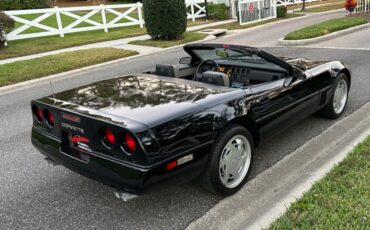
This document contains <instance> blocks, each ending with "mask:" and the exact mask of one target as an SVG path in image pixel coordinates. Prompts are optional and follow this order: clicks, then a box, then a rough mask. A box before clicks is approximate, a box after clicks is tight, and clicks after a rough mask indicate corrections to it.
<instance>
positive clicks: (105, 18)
mask: <svg viewBox="0 0 370 230" xmlns="http://www.w3.org/2000/svg"><path fill="white" fill-rule="evenodd" d="M100 8H101V18H102V21H103V26H104V32H106V33H108V25H107V17H106V15H105V8H104V4H100Z"/></svg>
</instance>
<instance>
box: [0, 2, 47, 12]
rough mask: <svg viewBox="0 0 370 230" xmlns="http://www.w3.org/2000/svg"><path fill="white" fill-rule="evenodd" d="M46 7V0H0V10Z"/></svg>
mask: <svg viewBox="0 0 370 230" xmlns="http://www.w3.org/2000/svg"><path fill="white" fill-rule="evenodd" d="M46 7H48V0H0V10H23V9H38V8H46Z"/></svg>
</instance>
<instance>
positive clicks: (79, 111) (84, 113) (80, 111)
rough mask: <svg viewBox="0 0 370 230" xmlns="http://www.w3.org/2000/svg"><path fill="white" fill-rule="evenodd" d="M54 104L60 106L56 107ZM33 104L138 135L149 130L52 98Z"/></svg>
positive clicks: (138, 124)
mask: <svg viewBox="0 0 370 230" xmlns="http://www.w3.org/2000/svg"><path fill="white" fill-rule="evenodd" d="M56 103H61V104H58V105H56ZM33 104H42V105H45V106H49V107H52V108H55V109H60V110H63V111H65V112H69V113H72V114H75V115H77V116H81V117H88V118H93V119H97V120H100V121H104V122H106V123H109V124H111V125H115V126H120V127H122V128H125V129H128V130H129V131H131V132H133V133H139V132H144V131H149V130H150V128H149V127H148V126H147V125H146V124H143V123H141V122H138V121H135V120H132V119H129V118H126V117H122V116H118V115H114V114H110V113H107V112H104V111H101V110H96V109H92V108H88V107H85V106H81V105H77V104H74V103H70V102H67V101H63V100H59V99H55V98H53V97H44V98H41V99H37V100H32V101H31V105H33ZM71 108H73V109H71Z"/></svg>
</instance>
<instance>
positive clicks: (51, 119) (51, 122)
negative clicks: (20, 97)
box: [44, 110, 55, 127]
mask: <svg viewBox="0 0 370 230" xmlns="http://www.w3.org/2000/svg"><path fill="white" fill-rule="evenodd" d="M44 115H45V117H46V121H47V122H48V125H49V126H51V127H53V126H54V121H55V119H54V115H53V114H52V113H50V112H49V111H48V110H45V111H44Z"/></svg>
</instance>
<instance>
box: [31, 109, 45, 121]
mask: <svg viewBox="0 0 370 230" xmlns="http://www.w3.org/2000/svg"><path fill="white" fill-rule="evenodd" d="M32 112H33V115H34V116H35V118H36V120H37V121H39V122H41V121H42V117H43V115H42V110H41V109H39V108H38V107H37V106H36V105H34V106H32Z"/></svg>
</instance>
